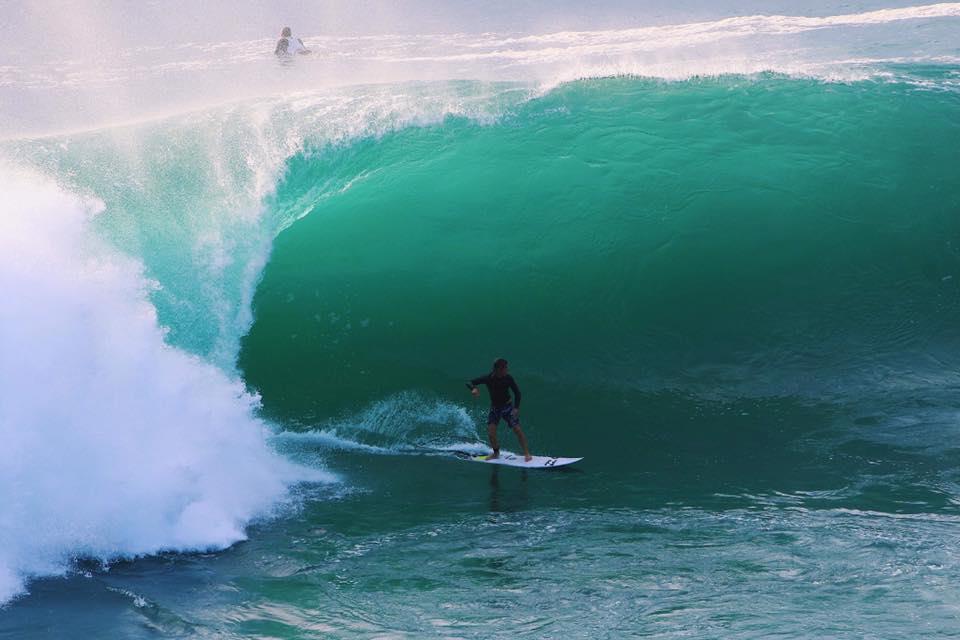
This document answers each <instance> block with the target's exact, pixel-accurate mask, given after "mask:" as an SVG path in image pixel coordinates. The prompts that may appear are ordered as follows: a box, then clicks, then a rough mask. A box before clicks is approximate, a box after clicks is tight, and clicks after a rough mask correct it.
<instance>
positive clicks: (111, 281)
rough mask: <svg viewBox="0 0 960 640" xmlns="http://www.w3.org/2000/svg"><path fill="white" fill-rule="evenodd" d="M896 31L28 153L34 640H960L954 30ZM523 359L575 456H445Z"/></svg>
mask: <svg viewBox="0 0 960 640" xmlns="http://www.w3.org/2000/svg"><path fill="white" fill-rule="evenodd" d="M891 11H892V12H893V13H884V12H883V11H880V12H879V13H877V12H876V11H864V12H861V13H856V14H850V15H840V14H835V15H824V16H821V17H819V18H811V17H807V18H804V19H801V18H788V17H784V16H781V17H780V18H777V19H774V18H769V17H767V18H760V17H757V16H754V17H743V18H727V19H726V21H724V20H713V21H708V22H704V23H690V24H677V25H672V26H669V25H668V26H663V27H658V28H659V29H660V31H656V30H654V31H650V32H644V33H639V34H638V33H636V32H633V31H630V30H619V31H603V32H600V31H597V32H583V33H565V34H554V35H544V36H532V35H529V34H527V35H523V34H520V35H518V34H507V35H496V34H485V35H484V36H482V37H481V36H476V37H475V38H474V39H472V40H471V39H469V38H468V36H463V35H461V36H458V37H457V38H461V39H466V40H460V39H457V38H454V39H452V40H445V39H440V37H439V36H430V37H426V36H424V37H422V38H412V39H411V40H410V41H409V42H407V43H406V44H405V45H404V46H400V45H399V44H397V43H396V42H394V41H392V40H391V41H389V42H388V44H391V43H392V44H391V46H392V47H393V48H391V47H387V46H385V45H384V41H378V44H377V47H375V48H379V49H378V50H381V51H387V53H385V54H384V55H385V56H387V57H389V58H390V60H388V62H389V63H390V64H395V65H397V66H396V67H395V70H396V69H400V70H402V73H401V72H400V71H397V73H396V75H397V76H398V77H397V78H396V79H394V80H391V81H389V82H386V81H377V82H366V81H364V82H361V83H360V84H356V83H353V84H351V83H346V84H341V85H337V86H329V87H324V88H322V89H318V90H311V91H304V90H302V86H301V85H299V84H296V82H298V81H299V79H304V78H306V79H309V78H311V77H312V76H311V75H310V74H311V73H313V71H311V70H310V68H309V66H307V65H308V64H309V63H310V62H311V61H309V60H305V61H299V60H298V61H296V65H297V66H283V65H277V64H276V63H275V61H273V60H272V59H270V57H269V56H268V55H267V56H260V57H257V56H256V55H252V54H249V53H248V52H247V49H245V47H247V48H249V50H250V51H257V50H259V49H258V47H259V48H262V45H263V43H260V42H254V43H246V44H243V43H234V44H233V45H230V46H233V47H234V48H235V49H239V50H241V51H240V53H237V54H236V60H237V62H236V65H238V67H237V68H236V69H232V70H229V72H230V73H239V72H240V71H243V70H247V71H248V72H250V70H251V69H254V70H255V71H256V73H262V74H264V75H266V74H286V75H281V76H279V77H281V78H287V79H291V78H292V79H293V80H291V82H292V83H293V84H294V85H295V86H296V87H297V88H298V89H300V90H298V91H287V92H280V93H271V94H269V95H261V96H241V97H234V99H232V100H230V101H227V102H220V103H217V104H212V105H206V106H203V107H200V108H195V109H189V110H184V111H179V112H170V113H164V114H158V115H153V116H151V117H148V118H134V117H123V118H120V117H119V116H117V117H115V121H114V122H107V123H105V124H104V123H95V124H90V125H89V126H86V127H80V126H74V125H73V124H71V126H69V127H63V128H62V130H56V129H58V128H57V127H56V126H53V124H56V123H53V124H51V123H43V126H45V127H47V128H48V129H50V130H49V131H45V132H44V131H40V130H39V129H40V128H42V127H40V125H38V126H37V131H31V132H20V133H17V132H16V131H10V132H7V135H6V137H5V138H4V139H3V141H0V158H2V163H0V178H2V180H0V184H3V185H4V192H5V193H6V194H7V198H6V202H5V203H4V204H0V207H2V208H4V213H3V215H2V221H0V232H2V235H3V236H4V239H3V241H2V242H3V243H4V251H3V254H4V255H3V257H0V292H2V293H3V295H4V298H5V300H6V302H5V303H4V305H3V307H2V310H0V384H2V390H0V393H2V394H3V395H2V396H0V399H2V402H0V434H2V435H3V437H4V441H5V442H6V443H7V446H6V448H5V450H3V451H2V452H0V496H2V498H3V500H4V505H5V506H4V510H3V513H2V514H0V541H2V543H3V544H2V545H0V547H2V548H0V597H2V598H3V601H4V603H5V604H4V606H3V608H2V609H0V637H9V638H46V637H50V638H53V637H56V638H66V637H76V638H90V637H124V638H175V637H189V638H193V637H198V638H320V637H343V638H372V637H378V638H406V637H409V638H421V637H437V638H490V637H527V638H547V637H549V638H559V637H583V638H620V637H644V636H651V637H664V638H674V637H697V638H719V637H722V638H761V637H772V636H778V637H789V638H810V637H818V638H819V637H844V638H860V637H884V638H915V637H920V636H921V635H922V636H931V637H938V636H952V635H955V634H957V633H958V629H960V612H958V611H960V610H958V603H960V588H958V586H957V585H958V584H960V554H958V544H960V467H958V465H957V453H958V447H957V444H956V443H957V441H958V437H960V427H958V420H957V415H958V412H960V400H958V397H960V396H958V393H960V375H958V373H957V370H958V366H960V329H958V321H960V173H958V167H960V66H958V62H957V60H958V58H957V54H958V50H957V46H958V45H957V44H956V43H957V42H958V41H960V40H958V39H956V37H955V36H957V35H958V34H960V22H958V20H960V17H958V16H960V5H955V4H943V5H935V8H933V9H931V8H929V7H927V8H923V7H908V8H905V9H897V10H891ZM897 11H900V13H897ZM805 20H806V22H805ZM811 20H813V21H814V22H809V21H811ZM815 20H820V21H821V22H816V21H815ZM904 33H909V36H907V35H902V34H904ZM678 34H679V35H678ZM744 34H746V35H744ZM951 34H952V36H954V39H953V40H952V41H951V40H950V37H951ZM397 37H399V36H397ZM681 37H682V38H684V40H683V42H682V47H681V44H678V41H677V38H681ZM744 37H749V38H750V39H749V40H748V43H749V44H750V46H751V47H756V50H755V51H754V52H753V53H752V54H751V53H750V52H749V51H747V50H748V49H750V47H748V46H746V45H744V46H741V47H738V48H737V50H736V51H732V52H731V48H730V46H729V41H730V40H731V39H736V38H744ZM656 38H661V39H662V40H663V41H664V42H665V43H666V44H662V47H664V48H666V50H670V51H674V49H672V48H679V49H677V51H681V50H682V52H683V55H680V54H676V51H674V53H675V54H676V55H675V56H674V59H676V58H677V57H680V58H682V59H683V64H682V65H681V66H682V69H678V68H675V67H669V68H668V65H666V63H665V62H664V59H663V55H662V54H658V53H657V49H656V47H654V46H653V45H651V44H650V42H651V40H654V41H656ZM898 38H900V39H899V40H898ZM704 42H708V43H709V44H710V48H709V49H708V50H707V51H706V52H705V51H704V50H703V49H702V47H704V46H707V45H704V44H703V43H704ZM717 42H722V43H723V55H721V54H720V53H718V49H717V48H716V47H717V46H719V45H716V46H714V45H715V44H716V43H717ZM850 42H855V43H856V45H855V46H856V47H857V48H856V50H854V49H853V47H854V45H851V44H849V43H850ZM334 44H335V43H331V42H328V41H327V40H324V39H321V38H317V39H316V41H315V43H314V45H315V46H317V47H318V48H323V47H333V45H334ZM340 44H343V43H340ZM468 45H469V46H468ZM801 45H802V46H801ZM344 46H346V45H344ZM358 46H360V47H361V48H360V49H358V51H359V53H356V55H357V56H358V59H360V58H363V59H367V58H364V56H367V57H369V54H368V52H367V50H366V49H364V48H363V47H365V46H367V45H365V44H362V43H361V45H358ZM371 46H372V45H371ZM888 49H889V50H888ZM464 51H474V52H475V51H480V53H478V54H476V55H474V54H471V56H466V54H464V53H463V52H464ZM558 52H559V53H558ZM612 52H614V53H616V59H613V58H614V53H612ZM865 52H870V53H871V55H870V56H868V55H867V54H866V53H865ZM241 54H242V55H241ZM627 54H629V56H628V55H627ZM881 54H883V55H881ZM183 55H184V56H185V57H186V58H185V59H184V60H180V64H181V67H180V68H181V69H189V65H187V62H190V60H192V58H190V56H195V55H196V56H199V54H196V52H194V51H192V50H191V49H189V47H187V48H186V53H184V54H183ZM458 56H462V57H460V58H458ZM598 56H599V57H598ZM818 56H819V57H818ZM463 57H469V60H466V61H464V59H463ZM814 58H816V59H814ZM370 59H372V58H370ZM198 60H199V62H197V61H194V62H196V65H195V66H200V67H203V68H204V73H208V74H214V75H215V74H219V73H221V72H223V70H222V69H220V68H219V67H216V66H215V65H212V66H211V65H210V64H209V60H208V59H207V58H203V57H200V58H198ZM490 60H494V62H490ZM518 60H519V61H520V62H518ZM505 61H506V62H505ZM574 62H576V64H573V63H574ZM801 62H803V63H804V64H801ZM381 63H383V61H382V60H381V61H379V62H377V64H381ZM170 64H172V63H170V62H169V61H168V60H163V61H160V62H157V66H156V67H151V68H150V69H151V73H155V74H157V77H160V78H163V77H166V76H165V74H167V73H169V65H170ZM317 64H321V63H317ZM370 64H374V62H370ZM521 64H522V65H527V67H525V70H522V72H518V71H517V70H516V66H517V65H521ZM164 65H166V66H164ZM204 65H207V66H204ZM431 65H435V66H431ZM437 65H439V66H440V67H443V68H444V69H445V71H446V72H447V73H446V75H447V76H449V77H435V76H437V75H438V74H436V73H434V72H431V73H429V74H428V73H426V72H424V73H423V74H422V75H423V77H417V76H418V74H417V73H416V71H415V70H416V69H417V68H420V67H421V66H424V67H429V68H431V69H433V70H434V71H435V69H436V68H438V67H437ZM460 65H466V66H460ZM644 65H646V66H644ZM560 67H563V68H565V69H567V68H568V67H569V68H570V69H573V71H570V70H569V69H567V71H565V72H564V73H562V74H560V75H559V76H557V74H556V73H555V72H556V69H557V68H560ZM51 69H54V68H53V67H49V68H47V67H44V68H38V69H36V70H35V71H36V74H35V76H34V77H35V78H40V79H39V80H36V81H35V82H36V84H35V85H30V84H29V83H28V82H27V81H26V80H25V79H24V78H25V76H23V75H22V74H21V75H17V74H19V73H21V72H20V71H16V70H15V71H11V70H10V69H6V70H5V71H4V73H6V74H7V75H5V76H0V77H3V78H6V84H4V85H3V87H5V89H4V90H6V91H8V92H12V94H16V95H20V96H30V95H34V94H31V93H30V92H31V91H33V92H41V91H51V92H53V93H51V95H55V96H56V98H57V99H58V100H63V101H64V102H68V101H69V99H72V98H70V96H71V95H72V94H69V92H68V91H69V89H65V88H64V86H65V85H64V84H63V83H64V79H63V78H62V77H60V76H57V75H56V74H57V73H59V72H56V70H55V69H54V70H51ZM411 69H413V70H414V71H411ZM530 69H534V70H538V71H539V72H542V75H543V77H541V78H538V79H532V78H530V77H525V76H527V75H536V74H533V73H532V72H531V71H530ZM698 69H700V70H702V72H698ZM644 70H646V72H644ZM547 71H549V72H550V73H547ZM91 73H92V72H91ZM98 73H99V72H98ZM224 73H226V72H224ZM251 73H253V72H251ZM44 74H47V75H46V76H44ZM298 74H299V75H298ZM551 74H552V75H551ZM400 76H403V77H400ZM408 76H409V77H408ZM547 76H550V78H552V80H550V81H547V80H546V79H545V78H546V77H547ZM44 78H46V79H44ZM91 78H92V80H91V83H92V84H93V85H94V89H93V90H94V91H95V92H100V93H101V94H107V93H110V92H116V91H117V87H118V86H133V85H134V84H135V82H140V81H142V80H135V79H133V78H132V76H131V78H122V77H121V78H120V79H119V80H111V79H109V78H103V77H99V76H98V77H96V78H94V77H93V76H91ZM45 82H46V84H44V83H45ZM3 87H0V88H3ZM17 92H19V93H17ZM57 92H59V93H57ZM65 96H66V97H65ZM133 102H134V103H135V100H134V101H133ZM131 104H132V103H131ZM134 106H135V105H134ZM128 115H129V114H128ZM67 117H68V116H66V115H65V116H64V118H67ZM498 356H504V357H507V358H509V360H510V362H511V370H512V373H513V374H514V376H515V377H516V379H517V381H518V383H519V385H520V386H521V388H522V390H523V394H524V400H523V414H522V418H523V424H524V429H525V431H526V433H527V435H528V438H529V439H530V444H531V449H532V450H533V452H534V453H536V454H544V455H547V454H549V455H564V456H583V457H584V458H585V459H584V460H583V461H582V462H581V463H578V464H577V465H575V466H573V467H571V468H568V469H562V470H554V471H550V472H534V471H530V472H527V471H523V470H517V469H510V468H503V469H498V468H488V467H486V466H481V465H476V464H469V463H466V462H463V461H461V460H458V459H457V458H456V457H454V456H452V455H451V454H450V453H449V450H469V451H477V452H480V451H484V450H485V436H484V432H485V428H484V423H485V416H486V404H485V402H484V401H483V400H481V401H474V400H473V399H472V398H471V397H470V396H469V394H468V393H467V391H466V389H465V388H464V386H463V382H464V380H466V379H467V378H470V377H474V376H477V375H481V374H482V373H484V372H485V371H487V370H488V369H489V366H490V362H491V361H492V360H493V359H494V358H496V357H498ZM501 439H502V442H503V443H504V446H505V448H507V449H512V450H516V449H517V447H516V442H515V440H514V438H513V436H512V434H510V433H508V432H506V430H505V429H503V430H502V432H501Z"/></svg>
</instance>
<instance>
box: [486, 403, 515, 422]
mask: <svg viewBox="0 0 960 640" xmlns="http://www.w3.org/2000/svg"><path fill="white" fill-rule="evenodd" d="M501 420H506V421H507V424H508V425H510V426H511V427H513V428H516V427H519V426H520V418H518V417H517V416H515V415H513V403H512V402H508V403H507V404H505V405H503V406H502V407H490V413H489V414H487V424H500V421H501Z"/></svg>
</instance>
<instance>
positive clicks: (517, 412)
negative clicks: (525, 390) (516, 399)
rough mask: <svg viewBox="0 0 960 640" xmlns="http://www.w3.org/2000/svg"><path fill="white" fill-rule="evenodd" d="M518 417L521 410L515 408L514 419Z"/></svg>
mask: <svg viewBox="0 0 960 640" xmlns="http://www.w3.org/2000/svg"><path fill="white" fill-rule="evenodd" d="M518 415H520V409H518V408H517V407H514V408H513V417H517V416H518Z"/></svg>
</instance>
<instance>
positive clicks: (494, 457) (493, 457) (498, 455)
mask: <svg viewBox="0 0 960 640" xmlns="http://www.w3.org/2000/svg"><path fill="white" fill-rule="evenodd" d="M499 457H500V454H499V453H491V454H490V455H488V456H487V460H496V459H497V458H499Z"/></svg>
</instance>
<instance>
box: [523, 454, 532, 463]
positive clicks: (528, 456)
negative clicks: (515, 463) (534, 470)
mask: <svg viewBox="0 0 960 640" xmlns="http://www.w3.org/2000/svg"><path fill="white" fill-rule="evenodd" d="M523 459H524V461H525V462H530V461H531V460H533V456H532V455H530V454H529V453H528V454H527V455H525V456H523Z"/></svg>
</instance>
